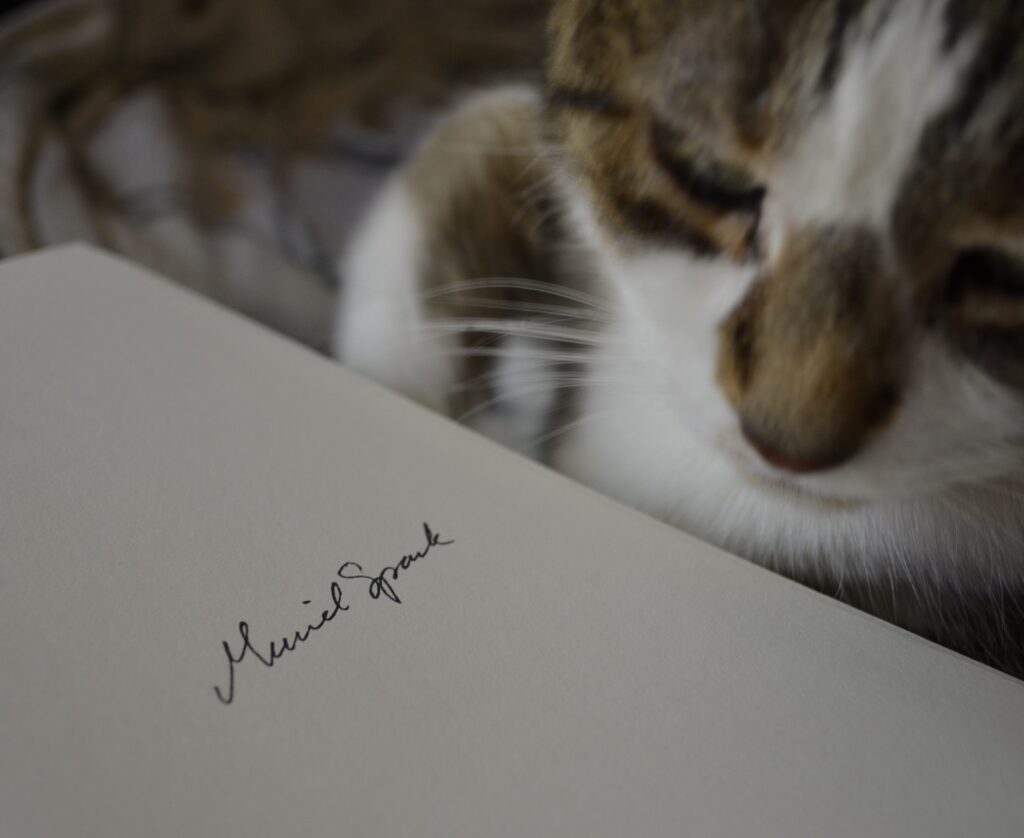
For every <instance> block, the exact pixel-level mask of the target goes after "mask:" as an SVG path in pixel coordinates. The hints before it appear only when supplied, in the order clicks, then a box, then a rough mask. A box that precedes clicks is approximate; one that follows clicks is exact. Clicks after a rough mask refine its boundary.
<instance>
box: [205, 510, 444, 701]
mask: <svg viewBox="0 0 1024 838" xmlns="http://www.w3.org/2000/svg"><path fill="white" fill-rule="evenodd" d="M423 534H424V535H425V536H426V541H427V543H426V545H425V546H424V547H422V548H421V549H419V550H418V551H416V552H415V553H409V554H408V555H405V556H402V558H401V559H400V560H399V561H398V562H397V563H395V564H394V565H391V566H390V567H385V568H384V569H383V570H382V571H381V572H380V573H378V574H377V575H376V576H370V575H368V574H366V573H364V571H363V567H362V565H360V564H358V563H356V562H345V564H343V565H342V566H341V567H339V568H338V572H337V573H336V574H335V575H336V576H338V577H339V578H341V579H344V580H356V579H363V580H366V581H367V582H368V583H369V584H368V585H367V589H366V590H367V593H368V594H369V595H370V598H371V599H380V598H381V596H383V597H385V598H386V599H389V600H391V601H392V602H394V603H399V604H400V603H401V602H402V600H401V598H399V596H398V591H397V590H396V589H395V584H396V583H397V582H398V577H399V575H400V573H401V572H402V571H404V570H408V569H409V568H410V567H412V565H414V564H415V563H416V562H418V561H419V560H420V559H424V558H426V557H427V555H429V554H430V552H431V550H433V549H434V548H436V547H447V546H448V545H449V544H454V543H455V541H454V539H451V540H445V539H443V538H442V537H441V535H440V534H438V533H435V532H434V531H433V530H432V529H431V528H430V525H429V524H424V525H423ZM328 590H329V595H330V601H331V604H332V607H330V608H325V609H323V610H322V611H321V612H320V618H319V620H317V621H316V622H312V623H308V624H307V625H306V627H305V628H303V629H299V630H298V631H294V632H292V633H291V634H288V635H286V636H284V637H282V638H281V640H280V641H278V640H272V641H270V643H269V644H268V645H267V646H266V647H264V648H262V649H258V648H257V647H256V646H255V645H254V644H253V641H252V639H251V638H250V636H249V624H248V623H247V622H246V621H245V620H242V621H241V622H239V624H238V638H239V640H240V641H241V643H240V645H239V646H238V650H237V651H234V650H232V648H231V644H230V643H229V642H228V641H227V640H225V641H223V643H222V644H221V645H222V646H223V648H224V654H225V656H226V657H227V660H228V684H227V687H226V688H225V689H221V688H220V687H219V686H215V687H214V688H213V691H214V693H215V694H216V695H217V698H218V699H219V700H220V702H221V704H231V703H232V702H233V701H234V700H235V667H236V666H238V665H239V664H240V663H242V661H244V660H245V659H246V658H247V657H251V658H253V659H255V660H256V661H258V662H259V663H261V664H263V666H265V667H267V668H268V669H270V668H272V667H273V666H274V664H275V663H277V661H279V660H280V659H281V658H282V657H284V655H286V654H287V653H288V652H294V651H295V650H296V649H297V648H298V647H299V646H301V645H302V644H303V643H305V642H306V641H308V640H309V639H310V637H312V636H313V635H314V634H316V633H317V632H318V631H321V630H322V629H323V628H324V627H325V626H326V625H327V624H328V623H331V622H333V621H334V620H335V619H336V618H337V617H338V615H339V614H341V613H342V612H344V611H348V610H349V608H350V607H351V606H350V605H349V604H348V603H347V602H343V598H344V596H345V592H344V590H343V589H342V587H341V583H339V582H338V581H337V579H335V580H334V581H332V582H331V586H330V588H329V589H328ZM311 603H312V600H308V599H307V600H303V603H302V604H303V605H310V604H311Z"/></svg>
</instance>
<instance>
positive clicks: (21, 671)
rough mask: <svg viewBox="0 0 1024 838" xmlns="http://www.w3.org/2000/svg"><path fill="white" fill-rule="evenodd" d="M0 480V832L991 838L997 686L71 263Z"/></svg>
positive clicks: (311, 359)
mask: <svg viewBox="0 0 1024 838" xmlns="http://www.w3.org/2000/svg"><path fill="white" fill-rule="evenodd" d="M0 475H2V479H0V835H3V836H10V838H35V836H40V838H42V836H45V837H46V838H54V836H85V835H89V836H93V835H95V836H149V837H150V838H157V836H175V838H180V836H243V835H244V836H247V838H260V836H293V835H294V836H298V835H318V836H319V835H335V836H344V837H345V838H360V837H361V836H413V835H415V836H418V838H453V836H576V835H579V836H588V838H595V837H596V836H615V838H622V836H655V835H658V836H661V835H664V836H676V837H677V836H680V835H686V836H691V835H692V836H740V835H758V836H787V838H791V837H792V836H805V835H806V836H812V835H813V836H818V835H820V836H883V835H892V836H916V835H920V836H929V838H935V836H945V835H949V836H954V835H968V834H969V835H977V836H1004V835H1005V836H1015V837H1016V836H1020V835H1024V793H1022V792H1024V684H1021V683H1019V682H1017V681H1014V680H1012V679H1010V678H1008V677H1005V676H1002V675H999V674H997V673H995V672H993V671H990V670H988V669H986V668H985V667H983V666H981V665H978V664H975V663H973V662H971V661H968V660H966V659H964V658H960V657H958V656H957V655H955V654H953V653H951V652H948V651H946V650H944V649H941V648H939V647H937V646H934V645H932V644H930V643H928V642H926V641H924V640H922V639H920V638H917V637H915V636H912V635H910V634H907V633H905V632H902V631H900V630H899V629H896V628H893V627H891V626H889V625H886V624H884V623H882V622H880V621H877V620H875V619H873V618H872V617H869V616H866V615H864V614H861V613H859V612H856V611H854V610H852V609H849V608H847V607H845V606H843V605H840V604H838V603H836V602H833V601H831V600H829V599H827V598H825V597H822V596H819V595H817V594H815V593H813V592H811V591H809V590H805V589H803V588H801V587H799V586H797V585H796V584H793V583H790V582H788V581H786V580H784V579H781V578H778V577H776V576H774V575H772V574H770V573H768V572H766V571H764V570H761V569H759V568H757V567H754V566H752V565H750V564H748V563H745V562H743V561H741V560H739V559H736V558H734V557H732V556H729V555H727V554H724V553H722V552H720V551H719V550H716V549H714V548H712V547H708V546H706V545H704V544H701V543H699V542H697V541H695V540H693V539H691V538H689V537H687V536H686V535H684V534H682V533H680V532H677V531H675V530H672V529H669V528H668V527H665V526H662V525H660V524H658V523H655V522H653V521H651V520H649V519H647V518H645V517H644V516H642V515H640V514H638V513H636V512H633V511H630V510H628V509H626V508H624V507H621V506H619V505H617V504H615V503H613V502H611V501H609V500H607V499H605V498H603V497H600V496H598V495H595V494H593V493H591V492H590V491H588V490H586V489H584V488H581V487H579V486H576V485H574V484H572V483H570V482H568V481H567V480H565V479H563V478H561V477H559V476H558V475H555V474H553V473H550V472H548V471H547V470H545V469H543V468H541V467H540V466H537V465H535V464H533V463H530V462H526V461H524V460H521V459H519V458H518V457H516V456H514V455H512V454H510V453H508V452H506V451H504V450H501V449H499V448H498V447H496V446H494V445H492V444H491V443H489V442H487V441H485V440H483V439H481V438H478V437H477V436H475V435H473V434H471V433H470V432H468V431H466V430H464V429H462V428H460V427H457V426H456V425H454V424H452V423H450V422H448V421H447V420H445V419H443V418H440V417H437V416H434V415H431V414H429V413H427V412H425V411H424V410H422V409H420V408H418V407H416V406H414V405H412V404H410V403H408V402H406V401H404V400H403V399H401V398H399V397H398V396H395V395H392V394H390V393H387V392H384V391H382V390H380V389H379V388H377V387H376V386H374V385H372V384H370V383H367V382H365V381H363V380H361V379H359V378H358V377H356V376H354V375H352V374H351V373H349V372H347V371H345V370H343V369H342V368H340V367H338V366H337V365H335V364H332V363H331V362H329V361H327V360H325V359H323V358H320V357H317V356H315V355H312V354H311V353H309V352H307V351H306V350H304V349H301V348H299V347H298V346H295V345H293V344H291V343H289V342H288V341H287V340H285V339H282V338H279V337H277V336H275V335H273V334H271V333H269V332H267V331H265V330H264V329H262V328H261V327H258V326H256V325H253V324H251V323H249V322H247V321H245V320H243V319H241V318H240V317H238V316H235V315H233V314H231V313H229V312H226V311H224V310H222V309H220V308H217V307H215V306H213V305H211V304H209V303H207V302H205V301H203V300H202V299H199V298H198V297H195V296H192V295H190V294H188V293H186V292H183V291H181V290H179V289H177V288H175V287H173V286H172V285H170V284H169V283H166V282H164V281H162V280H160V279H158V278H155V277H153V276H152V275H148V274H146V273H145V272H143V271H141V270H139V269H137V268H134V267H132V266H130V265H128V264H126V263H123V262H119V261H116V260H114V259H112V258H109V257H107V256H103V255H100V254H99V253H97V252H95V251H92V250H89V249H87V248H84V247H70V248H64V249H60V250H56V251H52V252H49V253H46V254H42V255H38V256H32V257H28V258H23V259H18V260H14V261H9V262H5V263H3V264H2V265H0Z"/></svg>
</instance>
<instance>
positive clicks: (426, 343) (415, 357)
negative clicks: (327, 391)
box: [334, 176, 454, 411]
mask: <svg viewBox="0 0 1024 838" xmlns="http://www.w3.org/2000/svg"><path fill="white" fill-rule="evenodd" d="M422 238H423V229H422V221H421V220H420V219H419V218H418V217H417V212H416V207H415V204H414V202H413V199H412V197H411V196H410V195H409V193H408V190H407V189H406V187H405V186H404V185H403V183H402V182H401V179H400V176H399V178H397V179H396V180H394V181H392V182H391V183H390V184H389V185H388V186H387V187H386V188H385V189H384V191H383V192H382V193H381V194H380V196H379V197H378V198H377V200H376V202H375V203H374V205H373V208H372V209H371V211H370V214H369V216H368V217H367V219H366V221H365V222H364V223H363V225H362V227H361V229H359V230H358V231H357V232H356V235H355V236H354V237H353V245H352V248H351V251H350V253H349V254H348V257H347V258H346V259H345V260H344V262H343V263H342V266H341V276H342V282H343V291H342V294H341V295H340V301H339V308H338V318H337V323H336V325H337V328H336V331H335V335H334V353H335V355H336V356H337V357H338V358H339V359H340V360H341V361H342V362H344V363H345V364H347V365H349V366H351V367H352V368H353V369H356V370H358V371H359V372H362V373H364V374H366V375H368V376H370V377H371V378H374V379H376V380H377V381H380V382H381V383H382V384H384V385H385V386H387V387H390V388H391V389H393V390H397V391H399V392H401V393H404V394H405V395H407V396H409V397H410V398H413V399H416V400H417V401H418V402H420V403H421V404H424V405H426V406H427V407H430V408H432V409H434V410H438V411H444V410H445V409H446V406H447V405H446V397H447V394H448V392H449V390H450V389H451V387H452V386H453V384H454V374H453V368H452V364H451V340H450V338H448V337H444V336H438V335H436V334H430V333H428V332H427V331H426V330H425V325H426V323H425V318H424V312H423V301H422V289H421V288H420V279H419V277H420V269H419V264H420V258H421V256H422V247H423V242H422Z"/></svg>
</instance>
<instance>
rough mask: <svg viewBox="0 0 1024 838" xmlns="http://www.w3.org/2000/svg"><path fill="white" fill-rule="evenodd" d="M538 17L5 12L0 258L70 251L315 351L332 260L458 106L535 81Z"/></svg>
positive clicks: (410, 4)
mask: <svg viewBox="0 0 1024 838" xmlns="http://www.w3.org/2000/svg"><path fill="white" fill-rule="evenodd" d="M547 5H548V0H21V2H17V3H13V4H11V3H8V4H7V5H6V7H4V11H3V13H2V15H0V251H2V253H3V255H5V256H10V255H13V254H18V253H23V252H26V251H30V250H33V249H37V248H40V247H45V246H47V245H51V244H58V243H62V242H67V241H76V240H85V241H90V242H94V243H96V244H97V245H100V246H103V247H105V248H107V249H110V250H113V251H115V252H118V253H121V254H124V255H125V256H127V257H129V258H131V259H133V260H135V261H137V262H140V263H142V264H145V265H148V266H150V267H152V268H154V269H156V270H158V271H159V272H161V273H163V274H165V275H167V276H169V277H171V278H173V279H175V280H177V281H179V282H181V283H183V284H185V285H188V286H189V287H191V288H194V289H196V290H198V291H200V292H201V293H204V294H206V295H208V296H211V297H213V298H215V299H217V300H219V301H221V302H223V303H226V304H227V305H229V306H231V307H233V308H236V309H238V310H240V311H242V312H244V313H246V314H248V315H250V316H252V317H255V318H256V319H258V320H260V321H262V322H264V323H266V324H267V325H270V326H271V327H273V328H275V329H278V330H280V331H282V332H284V333H286V334H288V335H290V336H292V337H294V338H297V339H298V340H301V341H302V342H304V343H306V344H308V345H310V346H313V347H315V348H317V349H321V350H323V349H325V348H326V346H327V341H328V337H329V333H330V321H331V309H332V307H333V298H334V296H335V294H336V291H337V287H338V283H339V278H338V276H337V271H336V268H335V259H336V255H337V253H338V251H339V250H340V249H341V248H342V247H343V246H344V242H345V240H346V238H347V236H348V235H349V234H350V231H351V228H352V225H353V223H354V221H355V219H357V218H358V217H359V215H360V214H361V213H362V211H363V210H364V209H365V206H366V202H367V200H368V199H369V197H370V196H371V195H372V194H373V192H374V191H375V190H376V189H377V187H378V186H379V185H380V183H381V181H382V179H383V178H385V177H386V176H387V175H388V173H389V172H390V171H391V170H392V169H393V168H394V167H395V166H396V165H397V164H398V163H399V162H400V161H401V159H402V158H403V156H404V155H405V154H406V153H407V152H408V150H409V149H410V147H411V145H412V144H414V143H415V140H416V138H417V137H418V136H419V135H420V133H422V131H423V129H424V127H425V126H427V125H428V124H429V123H430V121H431V120H432V119H433V118H434V117H435V116H436V114H437V113H438V111H439V110H440V109H441V108H443V107H444V105H445V104H446V103H448V102H450V101H451V100H452V99H454V98H456V97H457V96H458V95H459V94H460V93H462V92H465V91H466V90H467V89H470V88H473V87H477V86H480V85H484V84H488V83H491V82H496V81H508V80H530V81H534V80H537V79H539V77H540V68H541V62H542V56H543V46H544V37H543V31H544V18H545V14H546V8H547Z"/></svg>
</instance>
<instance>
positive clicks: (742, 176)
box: [652, 123, 766, 215]
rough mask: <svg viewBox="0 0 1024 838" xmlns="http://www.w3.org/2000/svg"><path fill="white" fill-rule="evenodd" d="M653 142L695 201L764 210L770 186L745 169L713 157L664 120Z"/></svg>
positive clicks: (733, 209)
mask: <svg viewBox="0 0 1024 838" xmlns="http://www.w3.org/2000/svg"><path fill="white" fill-rule="evenodd" d="M652 145H653V147H654V154H655V157H656V159H657V160H658V163H659V164H660V165H661V167H662V168H663V169H664V170H665V171H666V172H667V173H668V174H669V175H670V176H671V177H672V179H673V180H674V181H675V182H676V184H677V185H678V186H679V188H680V189H682V190H683V191H684V192H685V193H686V194H687V195H688V196H689V197H690V198H692V199H693V200H694V201H696V202H698V203H700V204H703V205H705V206H706V207H708V208H709V209H711V210H714V211H716V212H721V213H745V214H749V215H757V214H758V213H759V212H760V210H761V204H762V203H763V202H764V196H765V193H766V190H765V188H764V187H763V186H761V185H760V184H758V183H757V182H756V181H755V180H754V179H753V178H752V177H751V176H750V175H749V174H747V173H746V172H744V171H743V170H742V169H739V168H737V167H735V166H730V165H729V164H726V163H722V162H720V161H718V160H715V159H713V158H711V157H710V156H709V155H708V154H707V153H706V152H705V151H704V149H702V148H700V147H699V146H697V145H696V144H694V143H692V142H690V141H689V140H687V139H686V138H685V137H682V136H680V135H679V134H678V133H676V132H675V131H674V130H673V129H671V128H668V127H666V126H664V125H662V124H660V123H655V124H654V127H653V129H652Z"/></svg>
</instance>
